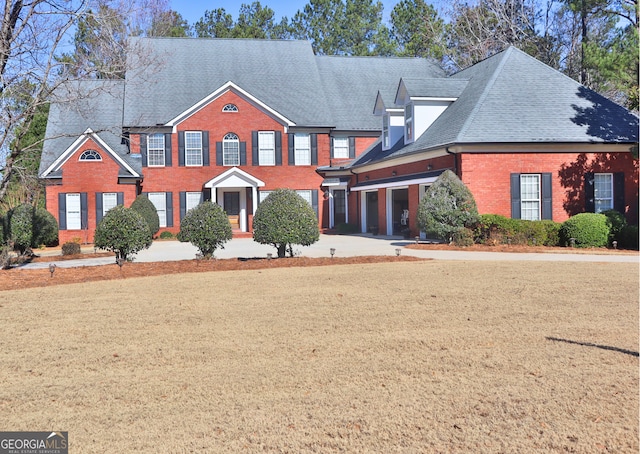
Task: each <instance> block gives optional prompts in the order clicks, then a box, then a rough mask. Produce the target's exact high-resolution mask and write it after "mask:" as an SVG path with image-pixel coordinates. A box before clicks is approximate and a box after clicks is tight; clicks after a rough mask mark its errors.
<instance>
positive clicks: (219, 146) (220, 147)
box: [216, 142, 222, 166]
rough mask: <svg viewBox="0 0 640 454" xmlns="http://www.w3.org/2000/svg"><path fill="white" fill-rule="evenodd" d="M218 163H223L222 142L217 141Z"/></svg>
mask: <svg viewBox="0 0 640 454" xmlns="http://www.w3.org/2000/svg"><path fill="white" fill-rule="evenodd" d="M216 165H217V166H221V165H222V142H216Z"/></svg>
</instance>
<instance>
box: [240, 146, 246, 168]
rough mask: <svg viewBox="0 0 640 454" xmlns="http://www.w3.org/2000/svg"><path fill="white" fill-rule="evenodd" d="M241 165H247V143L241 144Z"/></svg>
mask: <svg viewBox="0 0 640 454" xmlns="http://www.w3.org/2000/svg"><path fill="white" fill-rule="evenodd" d="M240 165H241V166H246V165H247V142H240Z"/></svg>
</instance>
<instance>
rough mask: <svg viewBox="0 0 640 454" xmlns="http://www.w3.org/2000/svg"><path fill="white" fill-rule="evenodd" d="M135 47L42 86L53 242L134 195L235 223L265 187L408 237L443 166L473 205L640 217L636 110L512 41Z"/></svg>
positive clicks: (175, 225) (166, 41) (243, 226)
mask: <svg viewBox="0 0 640 454" xmlns="http://www.w3.org/2000/svg"><path fill="white" fill-rule="evenodd" d="M133 47H134V48H135V49H136V52H134V53H133V54H132V55H131V56H129V58H128V61H127V64H128V67H129V69H128V71H127V76H126V79H125V80H118V81H82V82H74V83H69V84H67V85H65V86H63V87H61V88H60V89H59V91H58V92H57V93H56V96H54V98H53V99H52V105H51V109H50V114H49V123H48V126H47V133H46V141H45V145H44V149H43V155H42V161H41V167H40V177H41V178H43V179H44V180H45V181H46V184H47V187H46V201H47V209H48V210H49V211H50V212H51V213H52V214H53V215H54V216H55V217H56V219H57V220H58V222H59V225H60V241H61V242H65V241H68V240H70V239H73V238H79V239H81V240H82V241H84V242H91V241H92V239H93V232H94V230H95V226H96V225H97V223H98V222H99V221H100V220H101V218H102V217H103V216H104V214H105V213H106V211H107V210H109V209H110V208H112V207H113V206H115V205H117V204H124V205H125V206H129V205H130V204H131V203H132V202H133V200H134V199H135V197H136V196H137V195H139V194H145V195H146V196H147V197H149V199H150V200H151V201H152V202H153V203H154V205H155V206H156V209H157V210H158V215H159V217H160V223H161V231H163V230H168V231H171V232H174V233H176V232H178V231H179V228H180V220H181V219H182V218H183V217H184V215H185V213H186V212H187V211H188V210H189V209H190V208H192V207H193V206H195V205H197V204H198V203H200V202H201V201H202V200H212V201H214V202H217V203H219V204H220V205H221V206H222V207H223V208H224V209H225V211H226V212H227V215H228V216H229V219H230V222H231V223H232V226H233V228H234V233H235V234H240V233H241V232H250V231H251V225H252V219H253V213H255V210H256V209H257V207H258V205H259V203H260V201H261V200H262V199H263V198H264V197H266V196H267V195H268V194H269V192H270V191H272V190H274V189H276V188H280V187H287V188H290V189H294V190H296V191H298V193H299V194H300V195H301V196H303V197H304V198H305V199H306V200H308V202H309V203H310V204H311V205H312V206H313V207H314V208H315V210H316V212H317V214H318V218H319V223H320V227H322V228H332V227H335V226H337V225H338V224H340V223H343V222H348V223H351V224H354V225H357V226H358V228H359V230H361V231H363V232H366V231H371V230H376V231H379V232H380V233H387V234H392V233H398V231H399V230H400V229H404V230H406V229H407V228H409V229H410V230H411V231H412V232H413V233H414V234H415V233H417V232H416V228H415V212H416V208H417V205H418V201H419V198H420V196H421V195H422V193H423V192H424V190H425V188H426V187H427V186H428V185H429V184H431V183H432V182H433V181H435V178H437V176H438V175H439V174H440V173H441V172H442V171H443V170H444V169H452V170H454V171H455V172H456V173H457V174H458V175H459V176H460V177H461V178H462V180H463V181H464V182H465V183H466V184H467V185H468V186H469V188H470V189H471V191H472V192H473V194H474V196H475V197H476V201H477V202H478V207H479V209H480V212H482V213H497V214H505V215H507V216H514V217H523V218H532V219H533V218H541V219H547V218H549V219H554V220H556V221H562V220H564V219H566V218H567V217H568V216H569V215H571V214H573V213H576V212H581V211H584V210H591V211H594V210H602V209H606V208H609V207H612V208H613V207H615V208H617V209H620V210H621V211H623V212H625V214H626V215H627V217H628V218H629V220H630V221H636V222H637V205H638V165H637V160H635V159H633V157H632V155H631V152H630V149H631V148H632V147H633V146H634V145H637V141H638V138H637V129H638V119H637V118H636V117H635V116H633V115H632V114H630V113H629V112H628V111H626V110H625V109H624V108H622V107H620V106H617V105H615V104H613V103H611V102H609V101H607V100H606V99H604V98H602V97H600V96H599V95H597V94H595V93H593V92H591V91H589V90H586V89H585V88H584V87H582V86H580V85H579V84H577V83H575V82H574V81H572V80H571V79H568V78H566V77H565V76H563V75H562V74H560V73H558V72H556V71H554V70H552V69H551V68H548V67H547V66H545V65H543V64H541V63H540V62H538V61H536V60H535V59H533V58H531V57H529V56H527V55H526V54H524V53H522V52H520V51H518V50H516V49H515V48H510V49H508V50H506V51H504V52H502V53H501V54H498V55H496V56H494V57H491V58H489V59H487V60H485V61H483V62H481V63H479V64H477V65H475V66H473V67H471V68H469V69H467V70H465V71H461V72H460V73H458V74H455V75H453V76H450V77H447V76H446V75H445V74H444V73H443V72H442V70H441V69H439V68H438V67H437V66H435V65H434V64H433V63H431V62H429V61H427V60H424V59H417V58H410V59H404V58H383V57H327V56H315V55H314V54H313V52H312V50H311V46H310V45H309V44H308V43H306V42H301V41H266V40H264V41H260V40H224V39H220V40H218V39H207V40H199V39H170V38H152V39H148V38H139V39H135V40H134V41H133ZM150 62H151V63H152V64H151V63H150ZM61 92H62V93H61ZM70 95H73V96H70ZM70 97H71V98H72V99H75V101H71V102H69V101H68V99H69V98H70ZM62 99H64V100H67V101H66V102H61V101H57V100H62ZM585 181H586V183H585ZM585 188H586V189H585ZM590 188H595V189H594V190H591V189H590Z"/></svg>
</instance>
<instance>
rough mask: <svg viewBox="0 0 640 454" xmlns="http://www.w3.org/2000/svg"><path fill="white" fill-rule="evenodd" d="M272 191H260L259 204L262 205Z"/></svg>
mask: <svg viewBox="0 0 640 454" xmlns="http://www.w3.org/2000/svg"><path fill="white" fill-rule="evenodd" d="M271 192H272V191H260V196H259V202H260V203H262V202H264V199H266V198H267V197H268V196H269V194H271Z"/></svg>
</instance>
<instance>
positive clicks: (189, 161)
mask: <svg viewBox="0 0 640 454" xmlns="http://www.w3.org/2000/svg"><path fill="white" fill-rule="evenodd" d="M184 142H185V147H184V153H185V155H184V156H185V165H187V166H201V165H202V132H201V131H185V133H184Z"/></svg>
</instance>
